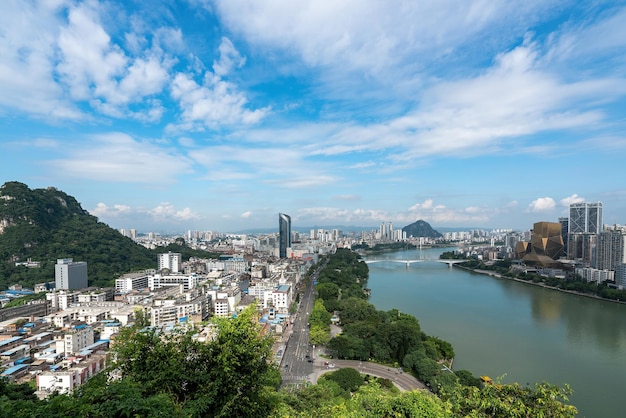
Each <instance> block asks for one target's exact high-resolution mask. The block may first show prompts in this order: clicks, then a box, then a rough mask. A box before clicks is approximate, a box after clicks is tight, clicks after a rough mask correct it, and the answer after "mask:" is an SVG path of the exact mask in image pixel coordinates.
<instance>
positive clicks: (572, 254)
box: [566, 202, 602, 266]
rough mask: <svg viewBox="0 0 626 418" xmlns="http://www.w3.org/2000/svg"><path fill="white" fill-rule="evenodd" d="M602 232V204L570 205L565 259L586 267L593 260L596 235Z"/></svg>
mask: <svg viewBox="0 0 626 418" xmlns="http://www.w3.org/2000/svg"><path fill="white" fill-rule="evenodd" d="M601 231H602V203H601V202H595V203H585V202H583V203H572V204H571V205H570V209H569V220H568V238H567V250H566V253H567V258H568V259H570V260H576V259H579V260H581V261H582V262H583V263H585V264H586V265H587V266H589V265H591V262H592V260H593V253H594V247H595V245H596V238H597V235H598V233H600V232H601Z"/></svg>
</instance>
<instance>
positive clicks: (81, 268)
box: [54, 258, 87, 290]
mask: <svg viewBox="0 0 626 418" xmlns="http://www.w3.org/2000/svg"><path fill="white" fill-rule="evenodd" d="M54 279H55V285H56V290H61V289H64V290H69V289H84V288H86V287H87V263H85V262H84V261H78V262H74V260H72V259H71V258H59V259H58V260H57V263H56V264H55V265H54Z"/></svg>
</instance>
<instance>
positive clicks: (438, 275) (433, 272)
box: [366, 249, 626, 417]
mask: <svg viewBox="0 0 626 418" xmlns="http://www.w3.org/2000/svg"><path fill="white" fill-rule="evenodd" d="M443 251H444V250H443V249H431V250H423V251H422V252H421V253H419V252H417V251H401V252H395V253H384V254H382V255H377V256H376V257H369V259H372V258H376V259H387V260H389V259H395V260H407V259H409V260H411V259H420V258H422V259H436V258H438V257H439V254H440V253H441V252H443ZM366 259H368V258H366ZM369 267H370V279H369V283H368V286H369V287H370V288H371V289H372V296H371V298H370V301H371V302H372V303H373V304H374V305H375V306H376V307H377V308H378V309H383V310H388V309H392V308H397V309H400V310H402V311H403V312H407V313H410V314H412V315H414V316H416V317H417V318H418V319H419V321H420V324H421V325H422V328H423V329H424V331H425V332H426V333H428V334H431V335H437V336H439V337H441V338H444V339H446V340H448V341H450V342H451V343H452V345H453V346H454V348H455V352H456V358H455V363H454V364H455V369H468V370H470V371H472V372H473V373H474V374H477V375H482V374H488V375H490V376H492V377H498V376H502V375H506V377H505V378H504V382H515V381H517V382H520V383H521V384H525V383H527V382H529V383H532V382H540V381H544V380H545V381H548V382H551V383H554V384H559V385H561V384H564V383H569V384H571V385H572V387H573V388H574V390H575V393H574V395H573V396H572V402H573V403H574V404H575V405H576V406H577V407H578V408H579V409H580V411H581V415H580V416H590V417H605V416H606V417H611V416H618V415H621V414H618V415H615V411H619V410H620V408H621V404H620V399H621V397H622V394H621V392H622V389H621V388H622V386H623V383H624V381H625V379H624V376H626V362H625V361H624V359H626V321H625V319H626V305H622V304H616V303H611V302H604V301H598V300H594V299H590V298H586V297H582V296H576V295H571V294H566V293H564V292H559V291H554V290H549V289H544V288H541V287H538V286H533V285H530V284H525V283H518V282H515V281H512V280H508V279H496V278H493V277H489V276H485V275H480V274H474V273H470V272H468V271H465V270H461V269H458V268H448V267H447V266H446V265H445V264H440V263H437V262H435V261H424V262H422V263H419V264H412V265H410V267H408V268H407V267H406V264H402V263H395V262H381V263H375V264H370V265H369Z"/></svg>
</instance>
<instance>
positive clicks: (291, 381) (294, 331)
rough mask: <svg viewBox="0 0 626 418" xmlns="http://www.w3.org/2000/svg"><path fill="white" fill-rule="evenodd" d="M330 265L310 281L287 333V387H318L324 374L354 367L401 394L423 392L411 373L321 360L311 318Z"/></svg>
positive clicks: (284, 361)
mask: <svg viewBox="0 0 626 418" xmlns="http://www.w3.org/2000/svg"><path fill="white" fill-rule="evenodd" d="M324 267H326V265H323V266H320V267H318V268H317V269H316V270H315V272H314V273H313V274H312V275H311V277H310V279H309V283H308V286H307V287H306V289H305V290H304V292H303V293H302V295H301V298H300V304H299V307H298V310H297V312H296V314H295V319H294V320H293V322H292V324H291V325H290V326H289V328H290V329H289V330H288V331H287V333H286V334H287V335H286V336H287V338H285V340H286V341H287V342H286V344H285V349H284V354H283V357H282V362H281V365H280V367H281V370H280V371H281V376H282V380H283V385H296V386H300V385H302V384H305V383H306V382H311V383H317V379H318V378H319V376H321V375H322V374H324V373H328V372H331V371H333V370H337V369H339V368H343V367H351V368H353V369H355V370H358V371H359V372H360V373H363V374H369V375H370V376H376V377H382V378H385V379H389V380H391V381H392V382H393V383H394V385H396V387H398V388H399V389H400V390H407V391H408V390H414V389H423V390H428V388H427V387H426V385H424V384H423V383H422V382H420V381H419V380H417V379H416V378H415V377H413V376H411V375H410V374H408V373H403V372H400V371H399V370H398V369H394V368H392V367H389V366H384V365H381V364H378V363H370V362H366V361H358V360H326V359H324V358H321V357H319V354H320V353H319V350H320V349H319V348H318V349H315V347H313V346H311V345H309V328H308V325H307V324H308V322H309V315H310V314H311V310H312V309H313V303H314V302H315V286H314V284H313V283H314V282H315V281H316V280H317V275H318V274H319V271H320V270H321V269H323V268H324ZM326 361H328V362H331V363H332V364H333V365H334V367H333V368H328V366H326V365H325V364H324V362H326Z"/></svg>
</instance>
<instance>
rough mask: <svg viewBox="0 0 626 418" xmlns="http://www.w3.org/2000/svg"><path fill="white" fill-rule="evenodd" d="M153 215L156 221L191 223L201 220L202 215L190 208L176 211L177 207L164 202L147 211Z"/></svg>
mask: <svg viewBox="0 0 626 418" xmlns="http://www.w3.org/2000/svg"><path fill="white" fill-rule="evenodd" d="M147 213H148V214H150V215H152V217H153V218H154V220H155V221H175V222H178V221H190V220H193V219H199V218H200V215H199V214H197V213H195V212H193V211H192V210H191V209H190V208H184V209H180V210H178V209H176V207H175V206H174V205H173V204H171V203H169V202H163V203H161V204H159V205H158V206H156V207H154V208H153V209H150V210H148V211H147Z"/></svg>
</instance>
